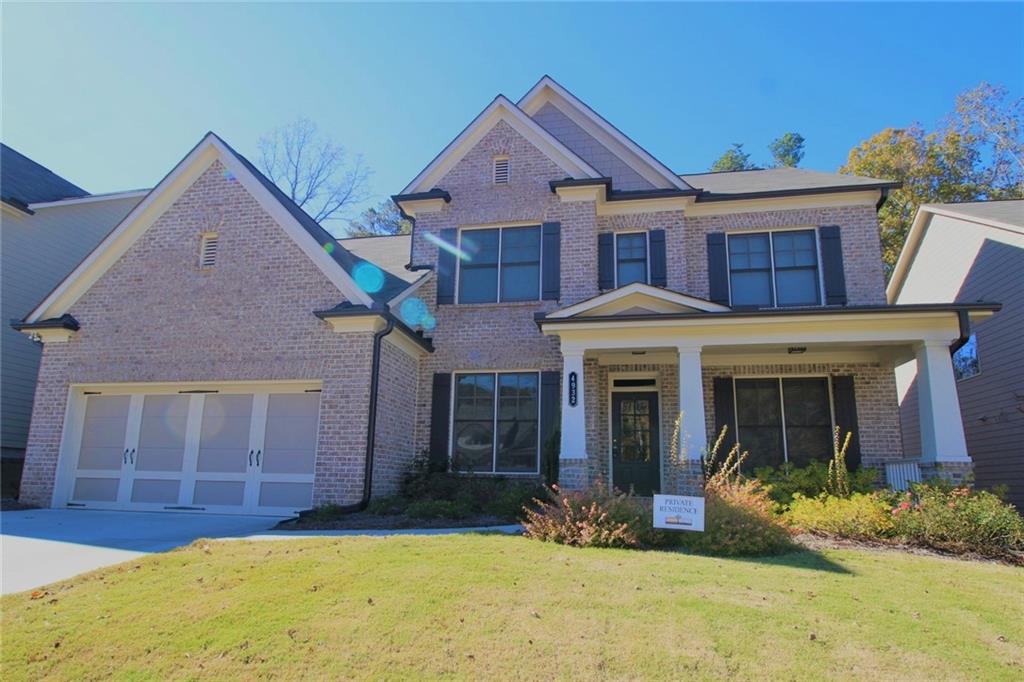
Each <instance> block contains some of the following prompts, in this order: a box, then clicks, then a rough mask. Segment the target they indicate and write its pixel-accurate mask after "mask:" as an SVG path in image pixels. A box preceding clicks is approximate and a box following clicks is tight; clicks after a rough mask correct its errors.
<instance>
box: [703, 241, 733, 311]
mask: <svg viewBox="0 0 1024 682" xmlns="http://www.w3.org/2000/svg"><path fill="white" fill-rule="evenodd" d="M708 288H709V292H708V298H710V299H711V300H712V301H713V302H714V303H720V304H721V305H729V256H728V253H727V252H726V249H725V233H724V232H709V233H708Z"/></svg>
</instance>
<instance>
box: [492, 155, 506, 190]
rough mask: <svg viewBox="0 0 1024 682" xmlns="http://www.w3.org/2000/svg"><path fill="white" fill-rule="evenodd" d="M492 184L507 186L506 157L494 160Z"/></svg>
mask: <svg viewBox="0 0 1024 682" xmlns="http://www.w3.org/2000/svg"><path fill="white" fill-rule="evenodd" d="M494 184H495V185H507V184H508V157H507V156H498V157H496V158H495V159H494Z"/></svg>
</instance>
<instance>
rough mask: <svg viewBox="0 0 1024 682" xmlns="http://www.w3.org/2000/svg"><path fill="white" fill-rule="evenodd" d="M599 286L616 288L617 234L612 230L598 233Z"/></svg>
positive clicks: (604, 288)
mask: <svg viewBox="0 0 1024 682" xmlns="http://www.w3.org/2000/svg"><path fill="white" fill-rule="evenodd" d="M597 288H598V289H601V290H602V291H606V290H608V289H614V288H615V235H614V234H613V233H611V232H602V233H601V234H599V235H597Z"/></svg>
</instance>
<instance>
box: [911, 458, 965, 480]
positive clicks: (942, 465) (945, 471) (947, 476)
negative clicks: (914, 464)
mask: <svg viewBox="0 0 1024 682" xmlns="http://www.w3.org/2000/svg"><path fill="white" fill-rule="evenodd" d="M919 466H920V468H921V480H922V481H929V480H932V479H940V480H942V481H948V482H950V483H952V484H953V485H970V484H971V478H972V476H973V475H974V463H973V462H921V463H920V465H919Z"/></svg>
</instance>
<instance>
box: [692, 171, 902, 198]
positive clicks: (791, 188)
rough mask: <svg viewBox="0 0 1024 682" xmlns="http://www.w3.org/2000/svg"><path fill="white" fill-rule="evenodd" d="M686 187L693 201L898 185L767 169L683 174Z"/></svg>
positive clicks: (841, 175) (891, 182) (822, 173)
mask: <svg viewBox="0 0 1024 682" xmlns="http://www.w3.org/2000/svg"><path fill="white" fill-rule="evenodd" d="M679 177H681V178H683V179H684V180H686V182H688V183H689V184H690V185H692V186H694V187H699V188H700V189H701V194H700V195H699V196H698V197H697V201H714V200H723V199H741V198H751V199H753V198H759V197H770V196H776V195H783V194H797V193H804V194H813V193H826V192H835V191H850V190H873V189H895V188H897V187H899V186H900V183H898V182H893V181H892V180H882V179H880V178H867V177H861V176H858V175H844V174H842V173H825V172H822V171H814V170H806V169H804V168H767V169H758V170H745V171H718V172H714V171H712V172H708V173H684V174H683V175H680V176H679Z"/></svg>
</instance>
